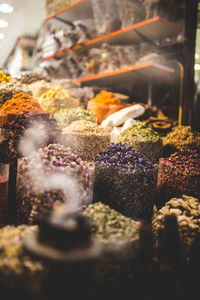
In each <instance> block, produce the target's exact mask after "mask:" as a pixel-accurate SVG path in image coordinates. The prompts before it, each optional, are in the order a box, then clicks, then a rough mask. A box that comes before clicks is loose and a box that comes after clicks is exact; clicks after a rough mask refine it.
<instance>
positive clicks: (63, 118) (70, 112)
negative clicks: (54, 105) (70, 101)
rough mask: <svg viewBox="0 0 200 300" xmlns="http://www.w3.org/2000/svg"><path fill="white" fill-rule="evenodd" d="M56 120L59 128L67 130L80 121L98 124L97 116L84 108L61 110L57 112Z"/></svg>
mask: <svg viewBox="0 0 200 300" xmlns="http://www.w3.org/2000/svg"><path fill="white" fill-rule="evenodd" d="M54 118H55V119H56V121H57V122H58V124H59V126H60V127H62V128H65V127H67V126H68V125H70V124H71V123H72V122H74V121H78V120H86V121H90V122H93V123H97V118H96V116H95V114H94V113H93V112H91V111H89V110H87V109H84V108H82V107H78V108H69V109H60V110H59V111H57V112H55V114H54Z"/></svg>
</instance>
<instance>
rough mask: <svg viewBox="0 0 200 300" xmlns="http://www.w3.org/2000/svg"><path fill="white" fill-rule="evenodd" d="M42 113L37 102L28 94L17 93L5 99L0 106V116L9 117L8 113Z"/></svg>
mask: <svg viewBox="0 0 200 300" xmlns="http://www.w3.org/2000/svg"><path fill="white" fill-rule="evenodd" d="M25 112H27V113H29V112H32V113H43V110H42V108H41V106H40V105H39V103H38V102H37V101H36V100H35V99H33V98H32V97H31V96H30V95H28V94H25V93H19V94H16V95H14V96H13V98H12V99H10V100H7V101H6V102H5V103H4V104H3V105H2V106H1V108H0V118H9V115H11V116H12V115H14V116H16V115H21V114H23V113H25Z"/></svg>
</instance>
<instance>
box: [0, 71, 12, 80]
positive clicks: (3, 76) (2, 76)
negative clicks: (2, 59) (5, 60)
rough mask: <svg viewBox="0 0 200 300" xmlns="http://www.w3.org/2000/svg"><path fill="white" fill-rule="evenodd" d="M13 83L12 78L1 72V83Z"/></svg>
mask: <svg viewBox="0 0 200 300" xmlns="http://www.w3.org/2000/svg"><path fill="white" fill-rule="evenodd" d="M3 81H7V82H8V81H11V76H9V75H6V74H5V73H4V72H3V71H1V70H0V82H3Z"/></svg>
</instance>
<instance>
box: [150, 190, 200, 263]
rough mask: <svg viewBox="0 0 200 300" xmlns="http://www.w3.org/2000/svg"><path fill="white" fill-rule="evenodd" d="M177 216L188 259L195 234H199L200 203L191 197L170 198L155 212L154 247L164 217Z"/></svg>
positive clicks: (153, 223) (153, 221) (156, 244)
mask: <svg viewBox="0 0 200 300" xmlns="http://www.w3.org/2000/svg"><path fill="white" fill-rule="evenodd" d="M169 214H175V215H176V216H177V221H178V226H179V232H180V234H181V237H182V239H183V242H184V248H185V251H186V254H187V257H188V258H189V252H190V249H191V246H192V244H193V242H194V238H195V236H196V234H197V233H199V232H200V203H199V200H198V199H196V198H193V197H191V196H185V195H183V196H182V198H172V199H170V200H169V201H168V202H166V203H165V206H163V207H162V208H161V209H160V210H155V212H154V215H153V218H152V225H153V233H154V241H155V247H156V248H157V247H158V244H159V240H158V231H159V230H162V229H163V228H164V217H165V215H169Z"/></svg>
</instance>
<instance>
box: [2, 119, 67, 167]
mask: <svg viewBox="0 0 200 300" xmlns="http://www.w3.org/2000/svg"><path fill="white" fill-rule="evenodd" d="M3 128H4V131H5V132H4V135H3V139H2V141H1V143H0V160H1V161H4V162H11V161H12V160H14V159H16V158H19V157H20V156H22V155H23V153H20V151H19V143H20V148H21V149H22V148H23V145H24V141H27V140H29V141H31V144H30V146H31V145H32V147H30V151H31V149H32V150H35V149H38V148H41V147H44V146H46V145H48V144H52V143H57V142H58V140H59V138H60V136H61V131H60V128H59V127H58V125H57V122H56V120H55V119H51V118H50V115H49V114H44V113H41V114H37V113H24V114H22V115H19V116H17V117H16V119H15V120H13V121H11V122H8V123H6V124H4V126H3ZM25 146H26V145H25Z"/></svg>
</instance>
